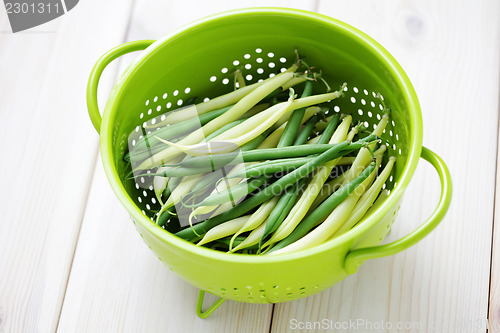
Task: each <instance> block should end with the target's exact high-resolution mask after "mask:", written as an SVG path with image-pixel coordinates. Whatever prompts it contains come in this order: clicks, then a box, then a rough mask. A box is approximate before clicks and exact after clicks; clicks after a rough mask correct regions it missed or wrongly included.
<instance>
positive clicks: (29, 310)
mask: <svg viewBox="0 0 500 333" xmlns="http://www.w3.org/2000/svg"><path fill="white" fill-rule="evenodd" d="M118 3H120V4H121V6H120V7H117V6H116V5H117V4H118ZM127 3H130V2H128V1H125V2H124V1H109V2H107V3H106V4H101V3H100V1H92V0H90V1H83V2H82V3H81V4H79V5H78V6H77V7H75V9H74V10H72V11H71V12H69V13H68V14H66V15H64V16H63V17H61V18H58V19H56V20H55V21H53V22H50V23H48V24H46V25H43V26H40V27H37V28H35V29H33V30H30V31H29V32H22V33H18V34H12V33H10V32H9V30H10V28H9V27H8V25H7V20H6V17H5V15H4V12H3V10H1V11H0V12H1V13H2V14H1V15H2V17H1V20H0V22H2V23H1V27H0V30H1V31H2V34H0V45H1V46H0V48H1V50H2V51H1V52H0V73H1V74H0V123H1V124H2V138H3V141H2V163H1V164H0V173H1V174H2V175H3V177H2V186H1V187H0V202H1V205H2V209H1V210H0V216H1V217H0V220H1V221H2V223H0V253H1V254H2V255H1V256H0V272H2V273H1V278H0V331H2V332H53V331H55V329H56V326H57V322H58V318H59V313H60V308H61V305H62V301H63V297H64V293H65V288H66V283H67V279H68V275H69V270H70V265H71V262H72V259H73V254H74V249H75V245H76V240H77V236H78V232H79V229H80V223H81V218H82V215H83V209H84V207H85V203H86V198H87V194H88V188H89V185H90V179H91V175H92V170H93V167H94V164H95V160H96V153H97V136H96V133H95V131H94V130H93V128H92V126H91V124H90V121H89V120H88V116H87V112H86V106H85V98H84V96H85V95H84V94H85V88H86V79H87V77H88V73H89V71H90V69H91V65H92V63H93V62H94V61H95V60H96V59H97V57H98V55H99V54H101V53H102V52H103V51H105V48H106V47H107V46H108V45H109V44H110V43H116V42H118V41H119V40H120V39H121V38H122V37H123V32H124V27H125V24H126V23H127V18H128V13H129V11H128V8H127V6H126V4H127ZM97 7H99V9H100V10H96V8H97ZM109 13H113V15H109ZM91 19H92V22H90V20H91ZM90 23H92V24H90ZM108 25H111V26H112V27H113V28H112V29H108V30H105V29H104V28H105V27H107V26H108ZM84 27H88V28H84ZM109 83H110V82H109V81H108V82H106V81H105V82H103V84H104V86H106V85H109Z"/></svg>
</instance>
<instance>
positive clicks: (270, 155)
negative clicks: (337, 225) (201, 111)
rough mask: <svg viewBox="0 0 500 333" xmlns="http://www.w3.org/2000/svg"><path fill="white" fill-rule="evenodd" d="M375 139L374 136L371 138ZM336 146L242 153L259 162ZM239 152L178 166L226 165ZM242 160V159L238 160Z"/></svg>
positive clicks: (311, 152)
mask: <svg viewBox="0 0 500 333" xmlns="http://www.w3.org/2000/svg"><path fill="white" fill-rule="evenodd" d="M370 139H371V140H373V137H371V138H370ZM332 147H334V145H329V144H323V145H300V146H292V147H282V148H269V149H256V150H252V151H246V152H242V153H241V157H242V158H243V162H257V161H264V160H275V159H278V158H290V157H304V156H309V155H314V154H321V153H324V152H325V151H327V150H328V149H330V148H332ZM238 154H239V153H238V152H237V153H234V152H233V153H225V154H217V155H210V156H197V157H193V158H191V159H189V160H187V161H182V162H180V163H178V164H177V166H180V167H184V168H196V167H203V166H206V165H210V164H211V162H212V161H213V163H214V165H215V166H224V165H226V164H228V163H231V162H232V161H233V160H234V159H235V157H236V156H238ZM238 162H240V160H238Z"/></svg>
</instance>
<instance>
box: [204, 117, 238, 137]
mask: <svg viewBox="0 0 500 333" xmlns="http://www.w3.org/2000/svg"><path fill="white" fill-rule="evenodd" d="M245 120H246V118H243V119H238V120H235V121H233V122H232V123H229V124H227V125H224V126H222V127H221V128H219V129H218V130H217V131H215V132H213V133H212V134H210V135H208V136H207V137H206V138H205V139H203V141H202V142H208V141H210V140H212V139H213V138H215V137H216V136H218V135H219V134H222V133H224V132H225V131H227V130H228V129H231V128H233V127H234V126H237V125H239V124H241V123H242V122H244V121H245Z"/></svg>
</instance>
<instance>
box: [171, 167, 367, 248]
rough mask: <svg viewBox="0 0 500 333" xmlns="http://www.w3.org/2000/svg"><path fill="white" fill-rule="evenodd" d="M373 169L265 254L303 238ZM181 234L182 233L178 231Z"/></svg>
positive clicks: (336, 195) (344, 186) (326, 203)
mask: <svg viewBox="0 0 500 333" xmlns="http://www.w3.org/2000/svg"><path fill="white" fill-rule="evenodd" d="M374 169H375V163H374V162H372V163H371V164H370V165H369V166H368V167H367V168H366V169H365V170H363V172H361V173H360V174H359V175H358V176H357V177H356V178H354V179H353V180H351V181H350V182H349V183H347V184H345V185H343V186H342V187H341V188H339V189H338V190H337V191H335V192H334V193H333V194H332V195H330V196H329V197H328V198H327V199H326V200H325V201H323V202H322V203H321V204H320V205H319V206H318V207H317V208H316V209H315V210H314V211H312V212H311V213H310V214H309V215H307V217H306V218H305V219H303V220H302V221H301V222H300V223H299V224H298V225H297V227H296V228H295V229H294V230H293V231H292V232H291V233H290V234H289V235H288V236H287V237H286V238H284V239H282V240H281V241H280V242H278V243H276V244H275V245H274V246H273V247H272V248H271V249H270V250H268V251H267V253H271V252H274V251H276V250H279V249H281V248H284V247H285V246H287V245H289V244H292V243H294V242H295V241H297V240H299V239H300V238H302V237H303V236H305V235H306V234H307V233H308V232H309V230H311V229H312V228H314V226H316V225H317V223H319V222H320V221H321V220H322V219H324V218H325V217H326V216H328V215H329V214H330V213H331V212H332V210H333V209H335V207H337V206H338V205H339V204H340V203H341V202H342V201H344V199H345V198H347V196H348V195H349V194H351V193H352V192H353V191H354V189H355V188H356V187H358V185H360V184H361V183H362V182H363V181H364V180H365V179H366V178H368V176H370V174H371V173H372V171H373V170H374ZM180 232H182V231H180Z"/></svg>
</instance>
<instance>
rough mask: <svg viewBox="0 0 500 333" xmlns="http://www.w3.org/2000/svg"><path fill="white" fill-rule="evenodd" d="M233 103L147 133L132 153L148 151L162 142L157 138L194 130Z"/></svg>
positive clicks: (169, 137) (175, 135)
mask: <svg viewBox="0 0 500 333" xmlns="http://www.w3.org/2000/svg"><path fill="white" fill-rule="evenodd" d="M232 107H233V105H230V106H226V107H224V108H221V109H217V110H214V111H210V112H207V113H205V114H201V115H199V116H198V117H196V118H192V119H188V120H184V121H182V122H180V123H176V124H173V125H169V126H165V127H162V128H160V129H159V130H156V131H154V132H152V133H151V134H147V135H145V136H144V137H142V138H141V139H139V140H138V141H137V143H136V145H135V146H134V148H133V149H132V154H133V153H134V152H142V151H147V150H149V149H151V148H152V147H153V146H155V145H157V144H160V143H161V142H160V141H159V140H158V139H157V138H156V137H159V138H162V139H164V140H169V139H172V138H175V137H178V136H180V135H182V134H184V133H186V132H188V131H191V130H194V129H196V128H198V127H200V125H201V126H203V125H205V124H207V123H208V122H209V121H212V120H213V119H215V118H217V117H218V116H220V115H222V114H224V113H225V112H226V111H228V110H229V109H231V108H232ZM160 147H162V148H163V149H165V147H164V146H163V144H161V145H160Z"/></svg>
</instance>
